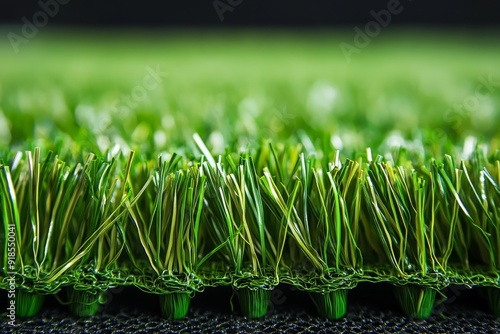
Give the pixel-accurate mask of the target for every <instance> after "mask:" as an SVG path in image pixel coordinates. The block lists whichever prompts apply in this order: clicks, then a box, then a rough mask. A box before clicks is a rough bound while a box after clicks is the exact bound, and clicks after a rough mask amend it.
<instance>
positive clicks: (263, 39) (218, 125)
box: [0, 27, 500, 153]
mask: <svg viewBox="0 0 500 334" xmlns="http://www.w3.org/2000/svg"><path fill="white" fill-rule="evenodd" d="M2 29H3V31H1V34H2V35H6V34H7V33H8V32H9V31H10V30H9V28H8V27H3V28H2ZM354 37H355V33H354V32H353V31H352V30H300V31H299V30H296V31H295V30H282V31H280V30H272V31H266V30H233V31H229V30H223V31H222V30H213V29H212V30H208V31H207V30H204V31H201V30H192V31H186V30H172V29H171V30H164V31H162V30H158V31H154V32H152V31H141V30H137V29H135V30H123V29H122V30H119V31H113V30H103V31H99V30H85V31H81V30H68V31H66V32H64V33H63V32H61V30H59V31H53V30H50V29H45V30H44V31H43V32H41V33H40V34H39V35H38V36H37V37H36V38H33V39H32V40H29V42H28V43H26V44H23V45H20V47H19V52H18V53H15V52H14V50H13V48H12V46H11V45H10V44H9V41H8V39H2V40H1V42H0V130H1V131H0V144H1V145H2V146H3V147H5V148H9V149H24V148H27V147H31V146H33V145H45V146H47V145H49V146H50V143H51V142H52V141H53V140H54V138H56V137H57V136H60V135H61V134H62V135H63V136H65V137H64V138H70V139H73V140H74V141H75V142H80V143H82V145H87V144H88V145H89V147H88V149H93V150H101V151H104V150H105V149H106V148H109V147H110V146H113V145H115V144H120V145H129V146H131V147H132V148H136V149H141V150H143V151H145V152H152V153H153V152H159V151H162V150H174V149H175V150H178V149H179V148H182V147H183V146H185V145H186V143H191V141H192V140H191V138H192V134H193V133H194V132H198V133H200V135H201V136H202V138H204V139H206V140H207V142H208V144H209V146H210V147H211V148H212V149H213V150H214V151H215V153H218V152H219V151H222V150H223V149H224V147H225V146H226V145H231V146H234V147H240V146H245V145H248V143H250V142H252V141H255V140H258V139H260V138H271V139H276V140H283V141H285V140H295V138H299V137H300V135H299V136H297V134H300V133H305V134H307V136H309V137H310V138H312V142H313V143H314V142H315V141H316V140H320V139H323V138H325V137H328V138H330V139H331V141H332V143H333V144H334V146H336V147H337V148H344V149H345V148H347V149H363V148H365V147H366V146H372V147H378V146H379V145H381V144H384V143H386V144H387V143H389V144H391V145H392V144H394V145H399V144H402V143H405V144H406V145H407V146H408V145H411V141H412V140H414V139H416V140H422V139H423V141H424V142H425V143H427V144H429V145H433V144H436V143H444V142H446V141H450V142H453V143H457V144H462V143H463V139H464V138H465V137H466V136H468V135H475V136H479V137H480V138H483V139H485V140H488V141H491V140H493V141H496V142H498V131H497V129H498V128H499V124H500V117H499V116H500V108H499V106H500V43H498V41H499V40H500V32H499V31H485V30H470V29H469V30H467V31H465V30H450V31H443V30H440V31H439V32H437V33H436V32H434V31H433V30H430V28H429V30H422V29H413V30H412V29H409V28H406V29H402V28H399V29H392V30H391V31H383V32H382V33H381V34H380V35H379V36H376V37H375V38H373V39H372V40H371V42H370V44H369V45H368V46H366V47H365V48H360V49H358V50H359V53H356V54H352V55H351V59H350V61H348V60H347V59H346V57H345V56H344V54H343V53H342V50H341V48H340V47H339V45H340V43H349V44H352V45H354ZM148 69H159V70H160V71H161V72H163V73H167V75H164V76H163V77H162V78H161V83H160V84H159V85H158V87H155V88H154V89H149V88H144V80H145V77H146V76H148V73H149V70H148ZM488 81H489V82H490V84H489V85H485V84H484V82H488ZM140 87H143V88H144V89H143V88H140ZM478 87H481V88H480V90H479V92H480V95H477V92H478V91H477V88H478ZM134 92H135V93H134ZM144 92H145V94H144ZM139 93H141V94H142V95H141V94H139ZM134 94H136V97H135V98H134V96H133V95H134ZM127 96H128V97H127ZM138 97H140V98H138ZM127 98H130V99H131V100H130V101H131V103H127V102H126V101H127ZM299 130H302V131H303V132H300V131H299ZM395 131H396V132H395ZM388 138H389V139H388ZM403 139H404V140H406V141H405V142H403ZM85 143H87V144H85Z"/></svg>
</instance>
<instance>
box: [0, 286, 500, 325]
mask: <svg viewBox="0 0 500 334" xmlns="http://www.w3.org/2000/svg"><path fill="white" fill-rule="evenodd" d="M445 292H446V294H447V295H448V296H449V297H450V301H448V302H445V303H443V304H441V305H440V306H438V307H437V309H436V310H435V312H434V313H433V314H432V316H431V317H430V318H429V319H427V320H414V319H410V318H407V317H405V316H403V315H402V314H401V311H400V310H399V308H398V305H397V304H396V303H395V299H394V297H393V294H392V290H391V287H390V286H388V285H384V284H376V285H375V284H365V285H361V286H359V287H357V288H356V289H354V290H352V291H351V292H350V294H349V301H348V314H347V316H346V317H345V318H344V319H341V320H339V321H325V320H323V319H321V318H319V317H318V316H317V315H316V314H315V309H314V305H313V304H312V302H311V300H310V299H309V297H308V296H307V294H305V293H303V292H300V291H296V290H294V289H293V288H291V287H289V286H286V285H284V286H279V287H278V288H277V289H276V290H275V291H274V292H273V294H272V297H271V300H272V305H271V309H270V312H269V313H268V315H267V316H266V317H265V318H263V319H260V320H249V319H246V318H244V317H242V316H241V314H240V312H239V310H238V306H237V300H236V298H234V299H233V302H234V305H235V307H234V311H233V312H232V311H231V306H230V302H229V301H230V299H231V296H232V293H231V289H229V288H216V289H213V288H212V289H207V290H206V291H205V292H204V293H201V294H198V295H196V297H195V298H194V299H193V301H192V304H191V309H190V312H189V314H188V317H187V318H186V319H183V320H179V321H167V320H164V319H162V318H161V317H160V316H159V314H158V312H159V307H158V300H157V297H156V296H154V295H148V294H146V293H143V292H140V291H138V290H136V289H134V288H124V289H123V288H122V289H117V290H113V291H112V292H109V293H108V294H107V297H108V303H107V304H105V305H103V306H102V309H101V310H100V312H99V314H98V315H96V316H94V317H91V318H86V319H79V318H75V317H72V316H71V315H70V314H69V313H68V312H67V310H66V308H65V307H64V306H61V305H60V304H58V303H57V301H56V300H55V298H53V297H50V298H48V299H47V301H46V304H45V306H44V309H43V311H42V313H41V314H39V315H38V316H36V317H35V318H32V319H29V320H24V321H23V320H19V319H18V320H17V323H18V324H17V325H16V326H15V327H11V326H9V325H8V324H7V323H6V322H5V319H6V318H5V317H4V321H3V322H2V323H1V325H0V332H1V333H9V332H12V333H43V332H45V333H70V332H71V333H158V332H165V333H181V332H184V333H201V332H203V333H206V332H220V333H222V332H224V333H254V332H260V333H329V332H348V333H366V332H372V333H373V332H378V333H401V332H404V333H472V332H473V333H497V332H500V319H497V318H495V317H494V316H492V315H491V314H489V313H488V309H487V307H486V303H485V302H484V300H482V299H481V298H480V297H479V294H478V293H477V290H476V289H473V290H467V289H463V288H452V289H448V290H447V291H445ZM2 304H3V305H6V297H5V295H2Z"/></svg>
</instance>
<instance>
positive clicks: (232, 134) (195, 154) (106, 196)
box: [0, 31, 500, 318]
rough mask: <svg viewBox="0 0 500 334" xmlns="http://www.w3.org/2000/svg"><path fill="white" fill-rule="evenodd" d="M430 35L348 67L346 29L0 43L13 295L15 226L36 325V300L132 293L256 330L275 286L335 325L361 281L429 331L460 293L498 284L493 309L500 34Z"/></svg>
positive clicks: (0, 115)
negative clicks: (241, 317)
mask: <svg viewBox="0 0 500 334" xmlns="http://www.w3.org/2000/svg"><path fill="white" fill-rule="evenodd" d="M427 36H428V34H424V33H422V32H418V31H406V32H405V33H404V34H397V33H390V34H389V33H387V34H384V35H381V36H379V37H378V38H377V39H376V40H374V41H373V43H372V45H370V46H369V47H367V48H365V49H363V50H362V52H360V53H359V54H356V55H353V58H352V59H351V61H350V62H348V61H346V59H345V58H344V55H343V54H342V52H341V51H340V49H339V43H340V42H343V41H349V40H350V39H352V38H353V34H351V33H350V32H348V31H344V32H331V31H314V32H308V33H304V32H301V33H299V32H274V33H266V32H255V31H252V32H248V31H243V32H241V31H240V32H238V33H223V32H219V31H211V32H208V33H207V32H205V33H200V32H193V33H186V32H182V33H181V32H176V33H174V32H172V31H169V32H164V33H158V32H156V33H147V34H146V33H142V34H139V33H136V34H135V35H132V36H130V35H127V36H120V35H117V33H114V34H113V33H108V34H97V33H94V34H89V33H81V32H73V33H72V34H66V35H65V34H56V33H54V32H50V31H47V32H46V35H44V36H40V37H39V38H37V39H34V40H32V41H30V43H28V44H26V45H23V48H22V49H21V50H20V52H19V53H18V54H15V53H13V52H12V50H11V48H10V47H9V45H8V44H7V43H5V41H4V42H3V44H0V56H1V59H2V62H1V63H0V73H1V77H0V80H1V81H0V129H2V131H1V134H0V160H1V161H2V163H1V164H0V172H1V173H0V186H1V188H0V203H1V205H2V207H1V210H0V211H1V214H2V222H3V226H4V229H2V231H1V232H0V233H2V234H0V238H1V240H2V243H3V244H4V247H2V250H1V252H2V253H1V256H0V258H2V259H3V264H4V265H3V268H4V270H3V275H4V277H3V281H2V288H3V289H6V290H8V289H9V285H8V284H9V283H8V278H9V277H10V275H9V274H8V272H11V271H12V270H9V269H8V266H9V262H8V261H9V255H8V254H9V252H10V250H9V246H10V244H9V242H8V236H9V231H11V230H12V231H13V232H14V234H15V238H14V239H15V248H16V251H15V268H14V269H15V270H14V272H15V274H14V276H15V277H16V288H17V289H18V290H20V291H22V293H21V294H20V296H23V298H21V299H23V302H25V305H26V306H23V307H22V308H23V310H19V312H20V313H19V314H20V315H24V316H30V315H32V314H33V313H34V312H35V311H33V310H36V309H39V307H40V305H41V303H42V299H41V298H35V297H33V296H30V294H31V293H35V294H42V295H43V294H54V293H61V292H60V291H61V289H62V291H64V290H66V291H67V298H69V302H70V304H71V307H70V308H71V310H72V311H73V312H74V313H75V314H78V315H81V316H86V315H91V314H93V313H94V312H95V311H96V310H97V307H96V306H95V305H96V303H97V302H98V301H99V298H100V294H101V293H102V292H103V291H106V290H107V289H108V288H109V287H110V286H117V285H134V286H137V287H139V288H140V289H142V290H144V291H147V292H150V293H156V294H161V295H162V300H161V307H162V312H163V313H164V316H165V317H167V318H178V317H182V316H183V315H185V314H186V312H187V308H188V305H189V296H191V295H192V294H193V293H195V292H201V291H203V289H204V287H206V286H217V285H231V286H233V288H234V289H235V293H236V295H237V296H238V297H239V300H240V302H241V303H242V309H243V310H244V312H245V314H246V315H248V316H250V317H260V316H262V315H264V314H265V313H266V309H267V305H268V298H269V295H268V290H271V289H273V287H275V286H276V285H277V284H279V283H280V282H281V283H289V284H292V285H294V286H296V287H298V288H299V289H301V290H305V291H308V292H310V293H311V297H312V299H313V300H314V302H315V304H316V305H317V306H318V309H319V313H320V314H321V315H322V316H324V317H328V318H339V317H341V316H343V315H344V314H345V309H346V307H345V306H346V299H347V290H349V289H352V288H355V286H356V284H357V283H358V282H363V281H368V282H391V283H393V284H394V285H396V286H398V288H397V289H396V292H395V293H396V295H397V297H398V300H400V302H401V304H402V308H403V310H405V312H406V313H407V314H409V315H411V316H415V317H420V318H425V317H427V316H428V315H429V313H430V312H431V311H432V305H433V303H434V298H435V295H436V291H439V290H441V289H443V288H445V287H446V286H448V285H449V284H459V285H468V286H469V285H470V286H484V287H490V288H491V290H490V293H489V294H487V296H489V301H490V303H491V308H492V311H493V312H494V313H498V309H499V307H500V306H499V305H498V288H499V287H500V285H499V268H500V262H499V261H500V226H499V224H500V211H499V209H498V206H499V204H500V203H499V202H500V187H499V185H500V156H499V151H498V148H499V144H500V141H499V139H500V138H499V134H498V126H499V121H500V117H498V116H499V113H498V106H499V105H500V66H498V65H500V64H499V59H500V58H498V54H500V53H499V51H500V45H497V44H495V43H493V42H492V41H494V40H495V38H496V37H498V34H495V32H490V34H489V35H487V36H484V33H483V32H476V33H467V34H465V33H463V32H462V33H461V32H449V33H441V34H436V35H434V36H433V37H431V38H429V37H427ZM30 301H31V303H30ZM19 305H21V304H19ZM23 305H24V304H23ZM23 311H24V313H23Z"/></svg>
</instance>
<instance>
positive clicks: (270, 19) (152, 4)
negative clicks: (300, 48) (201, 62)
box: [0, 0, 500, 27]
mask: <svg viewBox="0 0 500 334" xmlns="http://www.w3.org/2000/svg"><path fill="white" fill-rule="evenodd" d="M39 1H42V2H52V1H56V0H31V1H28V0H20V1H16V0H8V1H7V0H2V1H1V2H0V23H3V24H22V21H21V18H22V17H24V16H25V17H27V18H28V19H29V20H30V21H31V19H32V17H33V15H34V14H35V13H36V12H38V11H40V9H41V7H40V4H39ZM60 1H63V2H65V1H68V3H67V4H64V5H60V10H59V13H58V14H57V15H55V16H54V17H53V18H51V19H50V22H51V23H50V24H51V25H52V24H55V25H57V24H61V25H76V26H132V27H134V26H143V27H157V26H181V27H182V26H189V27H197V26H201V27H203V26H222V27H231V26H278V27H290V26H291V27H303V26H308V27H324V26H338V25H340V26H345V25H347V26H352V25H354V24H363V23H366V22H368V21H370V20H372V19H373V18H372V17H371V14H370V11H372V10H374V11H377V12H378V11H380V10H382V9H386V8H387V4H388V1H387V0H386V1H369V0H359V1H349V0H337V1H331V0H310V1H293V0H291V1H266V0H221V2H222V3H228V1H232V2H233V3H238V2H239V4H238V5H237V6H234V8H233V10H232V11H227V12H226V13H225V14H224V21H223V22H222V21H221V20H220V18H219V16H218V14H217V12H216V10H215V9H214V5H213V2H214V0H176V1H150V0H147V1H119V0H113V1H105V2H103V1H98V0H89V1H83V0H60ZM401 5H402V6H403V11H402V12H401V13H400V14H398V15H396V17H395V18H394V21H392V22H391V24H393V23H395V24H409V25H439V26H442V25H445V26H446V25H451V26H453V25H460V26H462V25H465V26H469V25H472V26H485V25H497V24H499V23H500V1H496V0H475V1H463V2H459V1H432V0H401Z"/></svg>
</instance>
